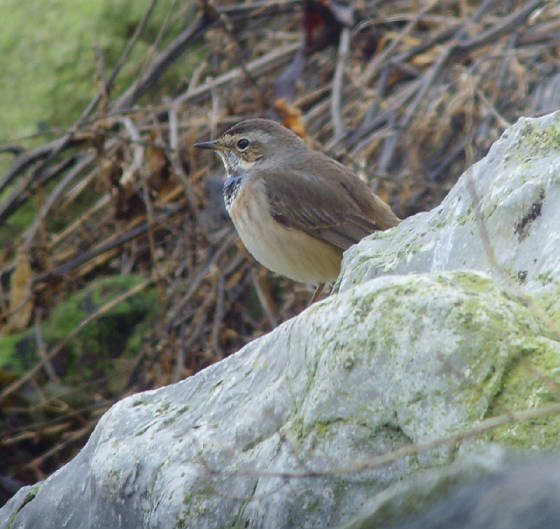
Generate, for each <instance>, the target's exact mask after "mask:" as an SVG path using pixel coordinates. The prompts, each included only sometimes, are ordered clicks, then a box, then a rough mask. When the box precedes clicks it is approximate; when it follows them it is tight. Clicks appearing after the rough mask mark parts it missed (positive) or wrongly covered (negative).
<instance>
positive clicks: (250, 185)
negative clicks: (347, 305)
mask: <svg viewBox="0 0 560 529" xmlns="http://www.w3.org/2000/svg"><path fill="white" fill-rule="evenodd" d="M228 181H230V182H229V184H228ZM226 186H229V189H228V195H227V197H229V199H228V198H227V197H226ZM224 198H225V200H226V207H227V209H228V212H229V214H230V217H231V219H232V221H233V223H234V225H235V228H236V229H237V232H238V233H239V236H240V237H241V240H242V241H243V244H244V245H245V246H246V248H247V250H249V252H250V253H251V255H252V256H253V257H254V258H255V259H256V260H257V261H259V262H260V263H261V264H262V265H264V266H266V268H268V269H270V270H272V271H273V272H277V273H279V274H281V275H284V276H287V277H289V278H291V279H294V280H295V281H301V282H304V283H314V284H318V283H329V282H331V281H334V280H335V279H336V278H337V276H338V273H339V271H340V261H341V250H339V249H338V248H335V247H334V246H332V245H330V244H328V243H325V242H323V241H321V240H319V239H316V238H314V237H311V236H310V235H307V234H306V233H304V232H302V231H300V230H297V229H289V228H286V227H285V226H283V225H282V224H280V223H279V222H277V221H276V220H274V219H273V217H272V216H271V214H270V209H269V205H268V200H267V197H266V192H265V188H264V182H263V181H262V180H260V179H257V180H251V179H247V178H240V180H239V181H234V179H233V178H228V179H227V180H226V183H225V184H224ZM228 200H229V204H228Z"/></svg>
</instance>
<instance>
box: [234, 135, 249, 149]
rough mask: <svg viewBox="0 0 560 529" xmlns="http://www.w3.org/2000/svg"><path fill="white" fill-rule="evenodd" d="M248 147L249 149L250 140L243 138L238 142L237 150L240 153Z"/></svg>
mask: <svg viewBox="0 0 560 529" xmlns="http://www.w3.org/2000/svg"><path fill="white" fill-rule="evenodd" d="M247 147H249V140H248V139H247V138H241V139H240V140H239V141H238V142H237V148H238V149H239V150H240V151H244V150H245V149H246V148H247Z"/></svg>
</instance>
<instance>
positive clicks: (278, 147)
mask: <svg viewBox="0 0 560 529" xmlns="http://www.w3.org/2000/svg"><path fill="white" fill-rule="evenodd" d="M194 145H195V147H199V148H202V149H212V150H214V151H216V153H217V154H218V155H219V156H220V158H221V159H222V162H223V163H224V166H225V168H226V172H227V174H228V176H236V175H239V174H242V173H245V172H247V171H248V170H250V169H251V168H253V167H255V166H259V167H260V168H262V169H265V170H266V169H269V168H273V169H274V168H282V167H285V166H286V165H289V164H290V160H291V159H292V156H293V155H294V154H297V152H298V151H300V150H301V149H306V148H307V147H306V146H305V144H304V143H303V142H302V141H301V140H300V139H299V138H298V137H297V136H296V135H295V134H294V133H293V132H291V131H290V130H288V129H287V128H285V127H283V126H282V125H280V124H278V123H276V122H275V121H272V120H269V119H248V120H246V121H241V122H240V123H237V124H236V125H234V126H233V127H231V128H230V129H228V130H226V131H225V132H224V133H223V134H222V135H221V136H220V137H218V138H217V139H216V140H213V141H204V142H200V143H195V144H194Z"/></svg>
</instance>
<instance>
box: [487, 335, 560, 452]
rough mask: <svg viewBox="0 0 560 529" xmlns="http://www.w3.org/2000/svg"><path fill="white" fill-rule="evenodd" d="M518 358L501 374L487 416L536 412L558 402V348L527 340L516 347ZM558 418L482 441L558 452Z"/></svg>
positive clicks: (502, 430)
mask: <svg viewBox="0 0 560 529" xmlns="http://www.w3.org/2000/svg"><path fill="white" fill-rule="evenodd" d="M517 348H518V354H517V355H516V356H515V357H514V359H513V361H512V362H511V364H510V365H509V367H508V369H507V370H506V372H505V373H504V376H503V380H502V387H501V390H500V391H499V393H498V394H497V395H496V397H495V398H494V399H493V401H492V404H491V407H490V409H489V415H490V416H492V415H502V414H507V413H509V412H511V411H519V410H524V409H531V408H537V407H539V406H543V405H546V404H550V403H551V402H557V401H558V394H559V392H560V374H559V373H558V367H559V360H558V358H559V349H560V347H559V345H558V342H555V341H553V340H550V339H547V338H544V337H539V336H537V337H527V338H525V339H524V340H522V341H521V342H520V343H519V344H518V345H517ZM558 432H560V416H559V415H551V416H545V417H541V418H538V419H534V420H532V421H527V422H522V423H512V424H509V425H507V426H504V427H502V428H499V429H496V430H493V431H491V432H489V433H488V434H487V435H486V436H485V437H486V440H488V441H494V442H499V443H503V444H506V445H508V446H513V447H516V448H520V449H531V448H534V447H536V446H538V447H539V448H540V449H548V450H557V449H558V448H560V436H559V435H558Z"/></svg>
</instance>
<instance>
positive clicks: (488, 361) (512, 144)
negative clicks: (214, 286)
mask: <svg viewBox="0 0 560 529" xmlns="http://www.w3.org/2000/svg"><path fill="white" fill-rule="evenodd" d="M472 175H473V182H474V185H475V187H476V189H477V192H478V194H479V195H480V196H481V202H480V211H481V214H480V215H477V214H476V208H475V206H474V205H473V202H472V199H471V194H470V192H469V190H468V188H467V184H466V177H465V176H464V177H463V178H462V179H461V181H460V182H459V183H458V184H457V187H456V188H454V189H453V190H452V191H451V193H450V195H449V197H448V198H447V199H446V200H445V201H444V203H443V204H442V206H440V207H439V208H436V210H434V211H432V212H429V213H425V214H421V215H417V216H415V217H414V218H413V219H407V220H406V221H404V222H403V223H402V225H401V226H399V227H397V228H395V229H393V230H390V231H389V232H386V233H384V234H381V235H377V236H373V237H372V238H370V239H368V240H365V241H362V242H361V243H360V244H359V245H358V246H357V247H356V248H353V249H351V250H350V251H349V252H348V254H347V256H346V259H345V271H344V272H343V275H342V277H341V280H340V283H339V293H338V294H337V295H333V296H331V297H329V298H328V299H327V300H325V301H323V302H321V303H316V304H315V305H313V306H312V307H310V308H309V309H307V310H306V311H304V312H303V313H302V314H300V315H299V316H297V317H296V318H293V319H291V320H289V321H287V322H285V323H284V324H282V325H280V326H279V327H278V328H277V329H275V330H274V331H273V332H271V333H269V334H268V335H266V336H263V337H262V338H260V339H258V340H255V341H253V342H251V343H250V344H248V345H247V346H246V347H244V348H243V349H242V350H241V351H239V352H238V353H236V354H235V355H233V356H232V357H230V358H227V359H225V360H224V361H222V362H219V363H218V364H215V365H213V366H211V367H210V368H208V369H206V370H204V371H202V372H200V373H198V374H197V375H195V376H193V377H191V378H189V379H187V380H184V381H182V382H180V383H178V384H175V385H173V386H168V387H164V388H161V389H158V390H155V391H150V392H145V393H142V394H138V395H133V396H131V397H129V398H127V399H124V400H122V401H121V402H119V403H117V404H116V405H115V406H113V407H112V408H111V410H109V411H108V412H107V413H106V414H105V415H104V416H103V418H102V419H101V420H100V422H99V424H98V426H97V428H96V429H95V431H94V433H93V434H92V436H91V438H90V440H89V441H88V443H87V445H86V446H85V448H84V449H83V450H82V451H81V452H80V454H79V455H78V456H77V457H76V458H75V459H74V460H73V461H71V462H70V463H69V464H67V465H66V466H65V467H63V468H62V469H60V470H59V471H58V472H56V473H55V474H54V475H53V476H51V477H50V478H49V479H47V480H46V481H44V482H42V483H39V484H37V485H35V486H34V487H26V488H24V489H22V490H21V491H19V492H18V493H17V494H16V495H15V496H14V498H12V500H10V502H8V504H7V505H6V506H5V507H4V508H3V509H1V510H0V527H5V526H9V527H22V528H23V527H25V528H34V527H37V528H39V527H40V528H49V527H52V528H55V527H89V528H95V527H99V528H101V527H103V528H107V527H111V528H120V527H122V528H125V527H126V528H128V527H150V528H170V527H197V528H214V527H226V526H227V527H249V528H269V527H270V528H278V529H282V528H291V527H298V528H299V527H301V528H323V527H328V526H334V525H337V524H341V523H345V522H347V521H348V520H350V519H351V518H352V517H353V516H355V515H356V513H358V512H360V511H361V509H362V508H363V506H364V505H365V504H366V503H367V502H368V501H371V498H372V497H375V495H376V494H383V491H387V490H389V489H390V487H392V486H395V485H394V484H395V483H396V482H398V481H399V480H402V479H405V478H409V477H410V476H414V475H415V474H416V473H418V472H419V471H425V470H426V469H433V468H434V467H442V466H444V465H445V464H447V463H450V462H453V461H455V460H461V459H462V458H463V457H472V454H473V453H475V452H476V451H477V450H480V449H481V448H482V447H484V446H485V445H486V444H487V443H489V442H492V441H494V442H496V441H497V442H500V443H501V444H504V445H513V446H516V447H518V448H532V449H538V448H549V449H550V448H557V447H558V446H557V445H558V433H559V430H560V424H559V419H558V416H554V417H552V418H550V419H547V420H543V421H541V422H540V423H539V424H538V425H535V424H531V425H527V424H523V423H521V424H512V425H508V426H506V427H502V428H501V429H500V430H497V431H493V432H488V433H486V434H485V435H484V436H482V437H480V436H479V437H478V438H477V439H476V440H475V439H471V438H468V437H467V438H465V439H464V440H462V441H460V442H458V443H456V444H454V445H442V446H439V447H437V448H434V449H432V450H426V451H420V452H418V453H412V454H409V455H407V456H406V457H405V456H403V457H395V458H394V459H393V460H392V461H391V462H389V463H387V464H385V465H382V466H374V465H372V464H371V461H372V458H373V457H375V456H378V455H380V454H384V453H387V452H390V451H392V450H397V449H399V448H402V447H405V446H408V445H409V444H410V443H420V444H421V443H427V442H431V441H434V440H437V439H440V438H441V437H442V436H446V435H450V434H454V433H456V432H458V431H463V430H466V429H468V428H469V426H470V425H472V423H473V422H476V421H478V420H480V419H483V418H485V417H487V416H489V415H493V414H497V413H507V412H508V410H512V409H524V408H527V407H535V406H538V405H540V404H542V403H545V402H550V400H551V398H552V397H551V391H552V390H551V387H550V384H548V382H547V380H546V379H545V377H536V376H534V375H531V373H530V372H529V371H527V370H526V367H525V366H526V364H527V362H530V363H534V364H533V365H534V366H535V367H536V368H537V369H538V371H539V372H540V373H542V374H544V375H553V376H557V373H558V366H559V365H560V342H559V339H558V334H556V332H555V329H554V325H551V323H550V321H548V320H547V319H546V318H543V317H542V315H541V313H540V312H539V311H538V310H536V309H535V306H536V305H538V306H540V307H542V309H543V310H546V311H547V314H548V315H549V317H550V318H552V320H554V319H556V321H558V280H559V270H560V267H559V266H558V265H559V264H560V244H558V240H559V237H560V207H559V205H560V202H559V198H560V196H559V193H560V115H558V114H556V115H552V116H547V117H545V118H541V119H538V120H522V121H520V122H519V123H518V124H517V125H516V126H515V127H513V129H511V130H510V131H508V132H507V133H506V134H505V135H504V137H503V138H502V139H501V140H500V141H499V142H498V143H497V144H496V145H495V146H494V147H493V148H492V150H491V151H490V153H489V155H488V156H487V157H486V158H485V159H484V160H483V161H481V162H480V163H479V164H477V165H476V166H475V168H474V169H473V170H472ZM525 219H527V220H525ZM481 220H482V221H483V223H484V224H485V225H487V229H488V233H489V240H490V246H491V247H492V248H493V251H494V253H495V254H496V256H497V257H496V258H497V260H498V261H499V263H501V266H503V267H504V269H505V271H506V273H507V275H508V277H510V278H513V283H512V284H510V283H508V282H507V281H505V282H504V281H503V280H502V279H501V272H499V270H498V269H497V267H494V266H492V265H491V263H490V262H489V259H488V254H487V252H486V251H485V249H484V245H483V242H482V238H481V236H480V223H481V222H480V221H481ZM519 272H522V273H521V274H520V273H519ZM525 272H526V273H525ZM378 276H380V277H378ZM521 289H523V291H521ZM523 292H525V293H527V294H531V295H532V296H533V298H532V299H533V300H534V301H533V302H528V301H527V298H526V297H524V294H523Z"/></svg>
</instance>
